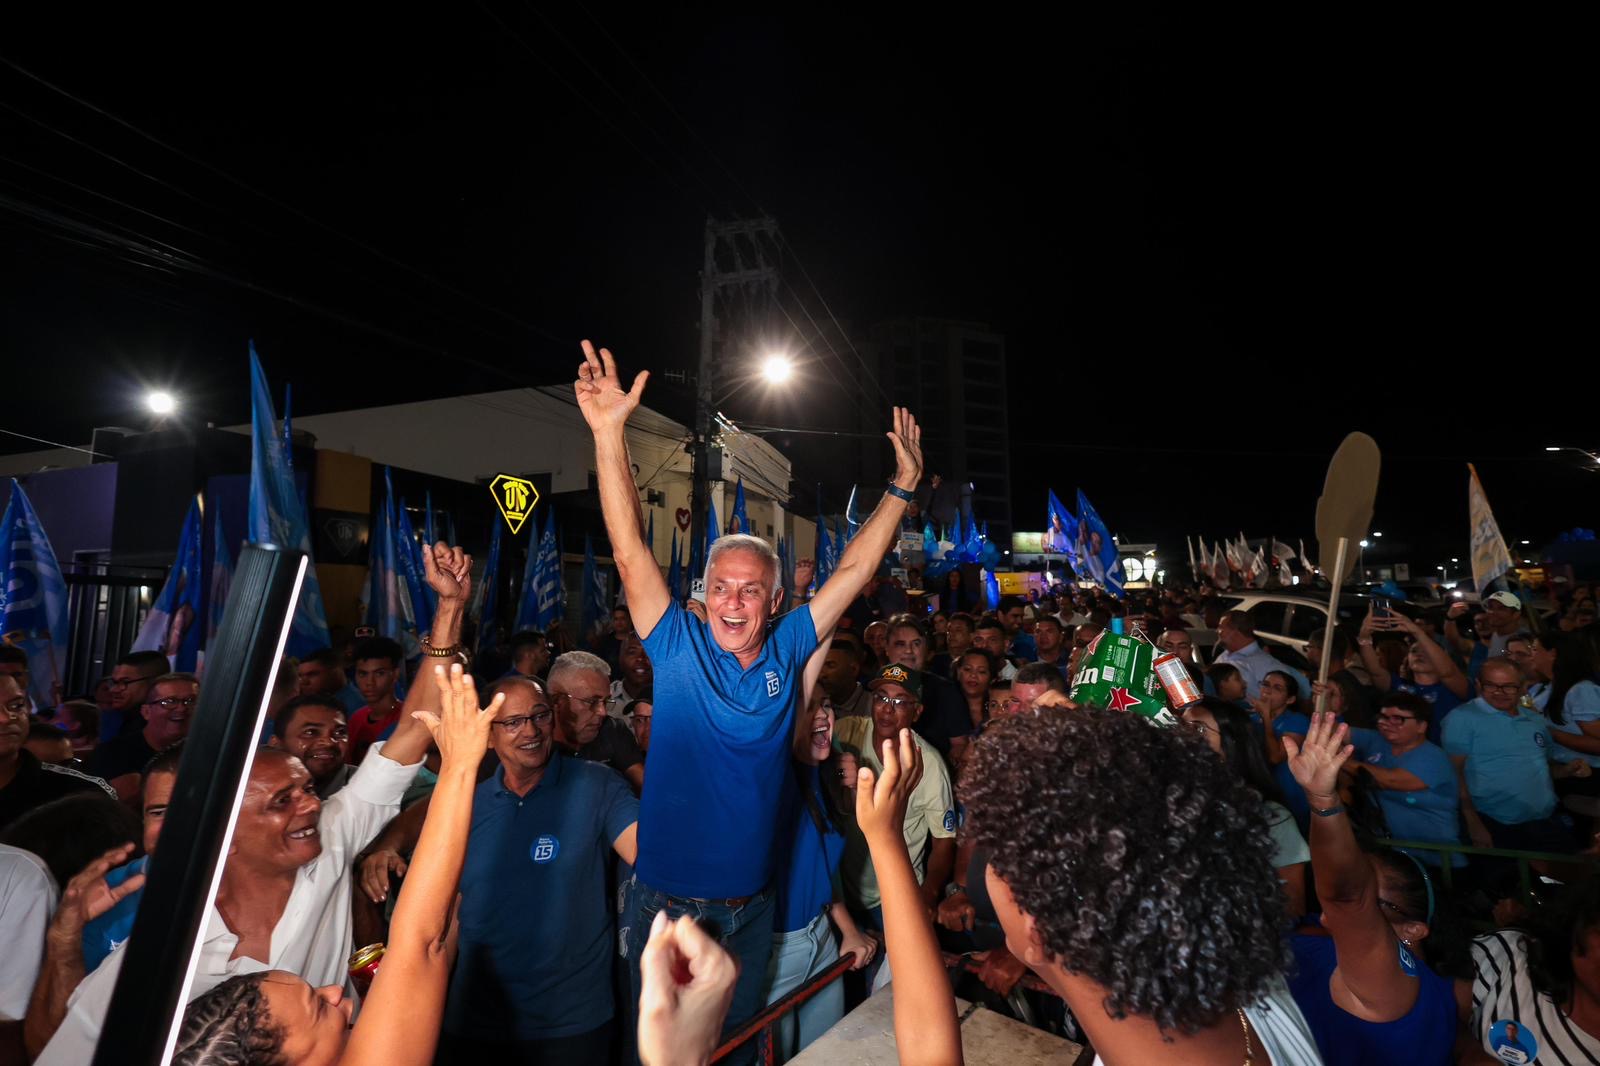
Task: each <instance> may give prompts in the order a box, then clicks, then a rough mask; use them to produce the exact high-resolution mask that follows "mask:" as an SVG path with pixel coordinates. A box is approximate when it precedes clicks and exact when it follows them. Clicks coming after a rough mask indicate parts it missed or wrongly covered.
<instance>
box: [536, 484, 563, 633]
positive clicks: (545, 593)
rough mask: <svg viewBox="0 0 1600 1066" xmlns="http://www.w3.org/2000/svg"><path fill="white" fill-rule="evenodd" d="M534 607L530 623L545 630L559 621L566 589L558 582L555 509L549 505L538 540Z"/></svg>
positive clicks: (558, 547)
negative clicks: (534, 610) (540, 538)
mask: <svg viewBox="0 0 1600 1066" xmlns="http://www.w3.org/2000/svg"><path fill="white" fill-rule="evenodd" d="M534 595H535V607H536V609H537V611H538V614H537V616H536V617H535V619H534V623H533V624H534V626H535V628H538V629H543V630H549V629H550V627H552V626H554V625H556V624H558V623H559V622H560V621H561V616H562V607H563V606H564V605H565V604H566V599H567V597H566V589H565V588H564V587H563V586H562V582H561V548H560V542H559V539H558V535H557V533H556V509H555V508H554V507H552V508H550V517H549V518H548V519H547V520H546V522H545V527H544V538H543V539H542V540H540V541H539V570H538V573H537V575H536V578H535V587H534Z"/></svg>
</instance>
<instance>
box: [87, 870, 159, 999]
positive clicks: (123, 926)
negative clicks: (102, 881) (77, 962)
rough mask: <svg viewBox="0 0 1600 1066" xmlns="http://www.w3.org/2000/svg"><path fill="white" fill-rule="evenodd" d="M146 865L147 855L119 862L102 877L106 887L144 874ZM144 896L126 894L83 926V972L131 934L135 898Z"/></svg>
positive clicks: (93, 965) (136, 912)
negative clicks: (130, 860)
mask: <svg viewBox="0 0 1600 1066" xmlns="http://www.w3.org/2000/svg"><path fill="white" fill-rule="evenodd" d="M149 866H150V856H148V855H141V856H140V857H139V858H137V859H134V860H133V861H132V862H127V863H123V864H122V865H121V866H118V867H117V868H116V869H115V870H111V871H109V872H108V873H107V874H106V885H107V887H109V888H116V887H117V886H118V885H120V884H122V882H124V881H126V880H127V879H128V878H130V877H132V876H133V875H134V874H142V873H145V872H146V871H147V870H148V869H149ZM143 895H144V889H142V888H141V889H140V890H139V891H137V892H133V893H130V894H129V895H126V896H123V897H122V898H121V899H119V900H117V902H116V904H115V905H114V906H113V907H112V908H111V909H110V910H108V911H106V912H105V913H104V914H102V915H101V916H100V917H98V918H95V919H92V920H91V921H89V922H88V923H86V924H85V925H84V927H83V972H84V973H88V972H89V971H91V970H93V969H94V968H95V967H96V966H99V965H100V964H101V963H102V962H104V961H105V958H106V956H107V955H109V954H111V950H112V949H113V948H115V947H116V946H117V945H118V944H121V943H122V942H123V941H125V940H127V939H128V934H129V933H131V932H133V919H134V917H135V915H137V914H138V912H139V899H140V897H141V896H143Z"/></svg>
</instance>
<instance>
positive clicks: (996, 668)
mask: <svg viewBox="0 0 1600 1066" xmlns="http://www.w3.org/2000/svg"><path fill="white" fill-rule="evenodd" d="M969 655H979V656H982V657H983V661H984V663H985V664H986V665H987V666H988V667H989V678H990V680H998V679H999V677H1000V670H1001V666H1000V660H999V659H996V658H995V657H994V656H993V655H990V654H989V653H988V652H987V651H985V650H984V649H982V648H980V647H978V646H977V645H973V646H972V647H970V648H968V649H967V650H966V651H964V652H962V653H961V654H960V655H959V656H957V658H956V661H955V666H956V669H957V670H959V669H960V668H961V661H962V660H963V659H965V658H967V656H969Z"/></svg>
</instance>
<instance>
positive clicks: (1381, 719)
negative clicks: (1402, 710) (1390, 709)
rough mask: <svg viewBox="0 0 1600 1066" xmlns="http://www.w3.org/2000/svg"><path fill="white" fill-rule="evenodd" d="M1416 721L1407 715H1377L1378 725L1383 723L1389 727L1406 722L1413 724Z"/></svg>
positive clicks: (1413, 717)
mask: <svg viewBox="0 0 1600 1066" xmlns="http://www.w3.org/2000/svg"><path fill="white" fill-rule="evenodd" d="M1416 720H1417V719H1416V718H1415V716H1413V715H1409V714H1380V715H1378V723H1379V724H1380V725H1381V724H1383V723H1385V722H1387V723H1388V724H1389V725H1403V724H1405V723H1406V722H1415V721H1416Z"/></svg>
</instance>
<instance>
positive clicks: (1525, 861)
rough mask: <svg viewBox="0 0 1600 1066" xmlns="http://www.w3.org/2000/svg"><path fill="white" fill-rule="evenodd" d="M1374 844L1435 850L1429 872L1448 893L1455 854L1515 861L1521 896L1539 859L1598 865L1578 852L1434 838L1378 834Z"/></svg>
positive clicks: (1530, 888)
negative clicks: (1485, 845) (1445, 841)
mask: <svg viewBox="0 0 1600 1066" xmlns="http://www.w3.org/2000/svg"><path fill="white" fill-rule="evenodd" d="M1374 843H1376V844H1378V845H1379V846H1380V847H1385V848H1404V849H1406V850H1407V851H1431V852H1436V853H1437V854H1438V855H1439V856H1440V862H1439V866H1438V868H1437V870H1436V871H1430V872H1437V874H1438V875H1439V884H1440V885H1441V886H1442V887H1443V888H1444V889H1445V891H1447V892H1448V891H1449V890H1450V889H1451V888H1452V886H1453V876H1454V865H1453V864H1454V857H1455V856H1457V855H1481V856H1483V857H1484V858H1491V859H1512V860H1515V862H1516V864H1517V881H1518V883H1519V884H1520V885H1521V887H1522V891H1523V894H1524V895H1528V894H1530V893H1532V892H1533V871H1532V864H1533V863H1536V862H1542V863H1549V864H1551V865H1556V866H1589V867H1600V856H1595V855H1588V854H1584V853H1581V852H1568V853H1565V854H1563V853H1560V852H1552V851H1517V850H1515V849H1513V848H1480V847H1478V846H1476V845H1473V844H1441V843H1439V842H1438V841H1435V840H1390V839H1385V838H1381V837H1380V838H1379V839H1377V840H1376V841H1374Z"/></svg>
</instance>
